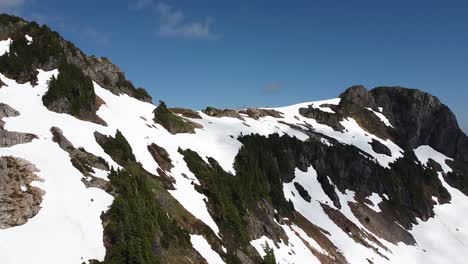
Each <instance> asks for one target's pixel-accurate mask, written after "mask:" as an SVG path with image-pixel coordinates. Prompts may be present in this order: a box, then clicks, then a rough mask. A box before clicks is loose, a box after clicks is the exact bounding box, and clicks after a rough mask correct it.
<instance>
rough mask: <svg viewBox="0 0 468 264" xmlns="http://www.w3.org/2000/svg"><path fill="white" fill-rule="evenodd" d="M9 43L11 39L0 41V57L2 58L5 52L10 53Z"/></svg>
mask: <svg viewBox="0 0 468 264" xmlns="http://www.w3.org/2000/svg"><path fill="white" fill-rule="evenodd" d="M11 42H12V40H11V38H8V39H6V40H1V41H0V56H2V55H3V54H5V53H7V52H10V45H11Z"/></svg>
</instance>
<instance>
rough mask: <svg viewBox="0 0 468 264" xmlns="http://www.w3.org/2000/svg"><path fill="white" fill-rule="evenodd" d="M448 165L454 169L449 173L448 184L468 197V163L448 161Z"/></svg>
mask: <svg viewBox="0 0 468 264" xmlns="http://www.w3.org/2000/svg"><path fill="white" fill-rule="evenodd" d="M447 165H449V166H450V167H451V168H452V170H453V171H452V172H449V173H447V177H446V180H447V183H448V184H449V185H450V186H452V187H454V188H457V189H459V190H460V191H461V192H463V193H464V194H465V195H468V163H464V162H461V161H451V160H449V161H447Z"/></svg>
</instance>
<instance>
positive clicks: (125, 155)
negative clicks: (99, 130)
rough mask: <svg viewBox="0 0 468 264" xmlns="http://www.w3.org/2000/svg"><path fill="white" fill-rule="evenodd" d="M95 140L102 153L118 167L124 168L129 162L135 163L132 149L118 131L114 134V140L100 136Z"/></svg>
mask: <svg viewBox="0 0 468 264" xmlns="http://www.w3.org/2000/svg"><path fill="white" fill-rule="evenodd" d="M96 140H97V142H98V143H99V145H101V147H102V148H103V149H104V151H105V152H106V153H107V154H109V156H111V157H112V159H114V160H115V161H116V162H117V163H118V164H119V165H121V166H126V165H128V164H130V163H131V162H135V156H134V155H133V152H132V147H131V146H130V144H128V141H127V139H126V138H125V137H124V136H123V135H122V133H121V132H120V131H119V130H117V132H116V133H115V138H112V137H105V136H102V135H101V136H99V137H96Z"/></svg>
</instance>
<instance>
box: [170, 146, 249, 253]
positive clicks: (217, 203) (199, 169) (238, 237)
mask: <svg viewBox="0 0 468 264" xmlns="http://www.w3.org/2000/svg"><path fill="white" fill-rule="evenodd" d="M179 152H180V153H181V154H182V155H184V160H185V162H186V163H187V165H188V167H189V169H190V171H192V172H193V173H194V174H195V175H196V176H197V178H198V179H199V180H200V182H202V186H203V187H202V189H201V190H200V191H201V192H203V193H204V194H205V195H206V196H208V199H210V202H211V204H212V205H213V210H214V214H213V218H214V219H215V221H216V222H217V223H218V224H219V226H220V229H221V231H222V232H223V236H224V237H229V238H230V240H232V241H235V243H239V244H240V245H247V244H248V243H249V236H248V234H247V230H246V228H245V223H244V222H243V220H242V218H243V216H244V215H245V213H246V207H245V204H244V201H245V199H244V198H243V197H240V196H239V194H240V193H241V192H240V189H239V188H240V186H239V185H238V181H237V177H234V176H232V175H230V174H228V173H227V172H225V171H224V170H223V169H222V168H221V167H220V166H219V164H218V163H217V162H216V161H215V160H214V159H212V158H209V162H210V164H206V163H205V162H204V161H203V160H202V158H201V157H200V156H199V155H198V154H197V153H196V152H194V151H192V150H179Z"/></svg>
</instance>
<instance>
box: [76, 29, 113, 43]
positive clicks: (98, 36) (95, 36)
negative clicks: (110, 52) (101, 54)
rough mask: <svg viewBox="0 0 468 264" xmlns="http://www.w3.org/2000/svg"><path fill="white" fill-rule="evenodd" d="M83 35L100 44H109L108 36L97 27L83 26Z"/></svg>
mask: <svg viewBox="0 0 468 264" xmlns="http://www.w3.org/2000/svg"><path fill="white" fill-rule="evenodd" d="M82 32H83V35H84V36H85V37H87V38H88V39H90V40H92V41H94V42H96V43H98V44H101V45H107V44H109V41H110V40H109V37H108V36H107V35H105V34H103V33H102V32H99V31H98V30H97V29H95V28H93V27H85V28H83V29H82Z"/></svg>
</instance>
